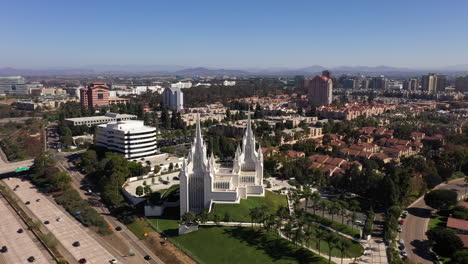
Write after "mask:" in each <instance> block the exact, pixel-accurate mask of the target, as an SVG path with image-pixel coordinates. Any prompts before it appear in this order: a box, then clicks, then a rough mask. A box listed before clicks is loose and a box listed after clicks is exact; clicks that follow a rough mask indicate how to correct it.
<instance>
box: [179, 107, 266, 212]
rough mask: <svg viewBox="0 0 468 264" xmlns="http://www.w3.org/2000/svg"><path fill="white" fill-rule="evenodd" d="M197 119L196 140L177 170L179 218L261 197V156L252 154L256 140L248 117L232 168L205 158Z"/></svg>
mask: <svg viewBox="0 0 468 264" xmlns="http://www.w3.org/2000/svg"><path fill="white" fill-rule="evenodd" d="M207 154H208V153H207V151H206V144H205V142H204V141H203V138H202V134H201V128H200V118H199V117H197V124H196V132H195V139H194V141H193V144H192V148H191V149H190V152H189V154H188V157H187V159H184V161H183V164H182V169H181V170H180V174H179V178H180V216H181V217H182V215H184V214H185V213H187V212H192V213H195V214H198V213H200V212H201V211H203V210H205V209H206V210H208V211H210V210H211V208H213V204H215V203H239V202H240V199H246V198H247V197H249V196H264V195H265V190H264V188H263V154H262V149H261V147H260V146H259V148H258V151H257V150H255V136H254V134H253V130H252V125H251V121H250V112H249V116H248V122H247V129H246V131H245V134H244V138H243V139H242V147H238V148H237V150H236V153H235V156H234V160H233V166H232V168H225V167H221V166H220V165H219V164H217V163H216V162H215V158H214V156H213V154H211V155H210V157H209V158H207Z"/></svg>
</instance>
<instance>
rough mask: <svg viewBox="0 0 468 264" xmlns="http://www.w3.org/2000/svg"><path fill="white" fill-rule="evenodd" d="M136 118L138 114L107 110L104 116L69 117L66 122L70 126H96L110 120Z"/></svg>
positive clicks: (117, 120)
mask: <svg viewBox="0 0 468 264" xmlns="http://www.w3.org/2000/svg"><path fill="white" fill-rule="evenodd" d="M134 119H137V116H136V115H128V114H119V113H112V112H107V113H106V114H105V115H103V116H88V117H75V118H67V119H65V123H66V124H67V125H69V126H83V125H85V126H95V125H100V124H106V123H110V122H119V121H126V120H134Z"/></svg>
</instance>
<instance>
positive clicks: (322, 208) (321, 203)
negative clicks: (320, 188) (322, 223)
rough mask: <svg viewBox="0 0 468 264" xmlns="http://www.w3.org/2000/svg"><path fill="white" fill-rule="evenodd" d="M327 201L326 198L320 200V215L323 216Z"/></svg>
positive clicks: (326, 208)
mask: <svg viewBox="0 0 468 264" xmlns="http://www.w3.org/2000/svg"><path fill="white" fill-rule="evenodd" d="M328 204H329V202H328V201H327V200H320V203H319V207H320V210H322V216H323V217H325V211H326V210H328Z"/></svg>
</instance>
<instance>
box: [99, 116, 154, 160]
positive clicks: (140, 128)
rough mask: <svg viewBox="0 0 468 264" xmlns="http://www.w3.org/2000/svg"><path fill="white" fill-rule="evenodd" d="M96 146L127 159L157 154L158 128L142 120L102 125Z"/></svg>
mask: <svg viewBox="0 0 468 264" xmlns="http://www.w3.org/2000/svg"><path fill="white" fill-rule="evenodd" d="M96 146H100V147H104V148H107V149H108V150H110V151H114V152H117V153H118V154H121V155H123V156H124V157H125V158H127V159H137V158H143V157H148V156H152V155H155V154H156V128H154V127H149V126H145V125H144V123H143V121H140V120H126V121H118V122H112V123H108V124H102V125H99V126H97V128H96Z"/></svg>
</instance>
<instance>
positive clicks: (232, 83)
mask: <svg viewBox="0 0 468 264" xmlns="http://www.w3.org/2000/svg"><path fill="white" fill-rule="evenodd" d="M223 85H224V86H234V85H236V81H228V80H225V81H224V82H223Z"/></svg>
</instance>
